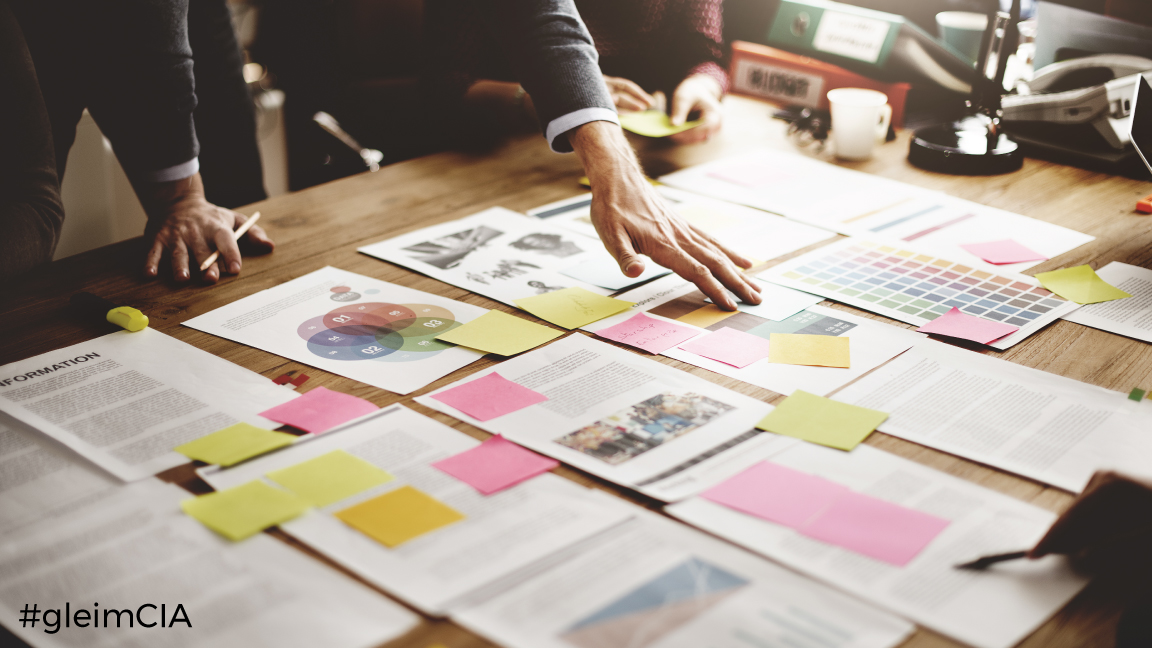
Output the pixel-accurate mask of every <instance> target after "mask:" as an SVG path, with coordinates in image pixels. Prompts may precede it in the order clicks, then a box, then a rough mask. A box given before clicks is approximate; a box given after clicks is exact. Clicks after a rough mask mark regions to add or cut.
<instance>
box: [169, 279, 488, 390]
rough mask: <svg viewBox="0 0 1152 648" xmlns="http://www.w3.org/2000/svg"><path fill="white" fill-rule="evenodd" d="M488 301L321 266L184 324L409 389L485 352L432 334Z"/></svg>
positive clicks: (461, 321)
mask: <svg viewBox="0 0 1152 648" xmlns="http://www.w3.org/2000/svg"><path fill="white" fill-rule="evenodd" d="M486 312H488V311H487V309H484V308H480V307H478V306H472V305H470V304H465V303H463V302H458V301H455V300H452V299H447V298H444V297H438V296H436V295H432V294H430V293H426V292H422V291H419V290H412V289H411V288H405V287H404V286H397V285H396V284H390V283H388V282H386V281H380V280H379V279H372V278H371V277H365V276H363V275H358V274H355V273H352V272H345V271H344V270H338V269H336V268H332V267H327V268H321V269H320V270H317V271H316V272H312V273H309V274H306V275H304V276H303V277H298V278H296V279H293V280H292V281H289V282H287V283H283V284H280V285H279V286H276V287H275V288H269V289H268V290H262V291H260V292H258V293H256V294H255V295H249V296H248V297H245V298H244V299H240V300H237V301H234V302H232V303H231V304H228V305H227V306H222V307H220V308H217V309H216V310H214V311H212V312H210V313H205V314H204V315H201V316H200V317H196V318H193V319H190V320H188V321H187V322H184V326H189V327H191V328H194V329H197V330H199V331H204V332H205V333H211V334H212V335H218V336H220V337H222V338H226V339H229V340H232V341H234V342H239V343H241V344H247V345H248V346H252V347H256V348H257V349H263V350H265V351H268V352H269V353H275V354H276V355H279V356H283V357H285V358H288V359H289V360H295V361H296V362H302V363H304V364H307V365H311V366H313V367H317V368H319V369H323V370H324V371H330V372H332V373H334V374H337V375H340V376H346V377H348V378H352V379H353V380H359V381H360V382H362V383H366V384H369V385H372V386H373V387H379V388H380V389H386V390H388V391H390V392H395V393H397V394H408V393H411V392H413V391H415V390H417V389H420V388H421V387H423V386H425V385H427V384H428V383H430V382H432V381H434V380H438V379H440V378H443V377H444V376H446V375H448V374H450V373H452V372H453V371H456V370H457V369H459V368H461V367H465V366H467V365H469V364H471V363H472V362H474V361H476V360H478V359H480V358H481V357H482V356H483V355H484V354H482V353H480V352H479V351H475V350H473V349H466V348H463V347H457V346H453V345H451V344H445V343H443V342H439V341H437V340H436V336H437V335H440V334H441V333H444V332H445V331H449V330H451V329H453V328H455V327H457V326H460V325H462V324H464V323H466V322H470V321H472V320H474V319H476V318H477V317H480V316H481V315H483V314H484V313H486Z"/></svg>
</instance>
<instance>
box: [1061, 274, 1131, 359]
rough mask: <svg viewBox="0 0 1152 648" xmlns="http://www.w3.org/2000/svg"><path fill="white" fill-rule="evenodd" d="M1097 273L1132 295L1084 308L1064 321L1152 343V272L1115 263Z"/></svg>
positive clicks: (1075, 311) (1074, 312) (1065, 317)
mask: <svg viewBox="0 0 1152 648" xmlns="http://www.w3.org/2000/svg"><path fill="white" fill-rule="evenodd" d="M1096 274H1097V275H1099V276H1100V278H1101V279H1103V280H1104V281H1107V282H1108V283H1110V284H1112V285H1113V286H1116V287H1117V288H1119V289H1120V290H1123V291H1124V292H1126V293H1129V294H1130V295H1132V296H1131V297H1129V298H1127V299H1117V300H1115V301H1108V302H1103V303H1100V304H1088V305H1087V306H1081V307H1080V308H1078V309H1076V310H1074V311H1072V312H1071V313H1068V314H1067V315H1065V316H1064V319H1066V320H1068V321H1069V322H1076V323H1077V324H1083V325H1084V326H1091V327H1092V328H1097V329H1100V330H1102V331H1108V332H1109V333H1115V334H1117V335H1124V336H1126V337H1130V338H1136V339H1137V340H1143V341H1145V342H1152V270H1149V269H1147V268H1141V267H1139V266H1134V265H1129V264H1127V263H1121V262H1119V261H1113V262H1112V263H1109V264H1108V265H1106V266H1104V267H1103V268H1100V269H1099V270H1097V271H1096Z"/></svg>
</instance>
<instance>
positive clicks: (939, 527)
mask: <svg viewBox="0 0 1152 648" xmlns="http://www.w3.org/2000/svg"><path fill="white" fill-rule="evenodd" d="M949 523H950V521H949V520H946V519H944V518H940V517H936V516H935V515H929V514H927V513H924V512H921V511H917V510H915V509H910V508H907V507H904V506H900V505H899V504H893V503H891V502H887V501H884V500H882V499H877V498H875V497H869V496H867V495H861V494H860V493H853V492H848V493H846V494H844V495H843V496H842V497H840V498H838V499H837V500H836V501H835V502H833V503H832V505H831V506H830V507H828V509H827V510H825V511H824V512H822V513H821V514H819V515H818V516H816V517H815V518H814V519H813V520H812V521H811V522H809V523H808V524H806V525H804V526H803V527H800V529H799V531H800V533H802V534H804V535H806V536H808V537H809V538H813V539H815V540H821V541H823V542H828V543H830V544H834V545H837V546H839V547H843V548H845V549H848V550H849V551H855V552H856V553H859V554H864V555H865V556H869V557H872V558H875V559H877V560H883V561H884V562H886V563H891V564H893V565H897V566H900V567H903V566H904V565H906V564H908V562H909V561H911V560H912V559H913V558H915V557H916V555H917V554H919V553H920V552H921V551H922V550H923V549H924V547H926V546H928V543H929V542H932V540H933V539H935V538H936V536H938V535H940V532H941V531H943V530H944V529H945V528H946V527H947V526H948V524H949Z"/></svg>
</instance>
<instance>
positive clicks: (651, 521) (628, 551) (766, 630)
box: [452, 493, 913, 648]
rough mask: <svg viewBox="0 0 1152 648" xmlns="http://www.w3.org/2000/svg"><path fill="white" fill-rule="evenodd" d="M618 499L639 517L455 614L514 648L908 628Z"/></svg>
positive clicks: (860, 645)
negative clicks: (527, 577)
mask: <svg viewBox="0 0 1152 648" xmlns="http://www.w3.org/2000/svg"><path fill="white" fill-rule="evenodd" d="M597 495H598V496H599V497H601V498H604V499H609V496H607V495H603V494H600V493H597ZM612 504H613V505H615V506H622V507H627V508H629V509H632V510H633V511H634V512H635V513H634V515H635V517H634V518H633V519H632V520H630V521H629V522H627V523H625V524H623V525H620V526H618V527H615V528H613V529H612V530H610V531H609V532H607V533H606V534H604V535H603V536H601V537H597V538H594V539H592V540H589V541H587V542H584V543H582V544H581V545H579V546H577V547H574V548H573V550H572V551H571V552H570V553H569V554H568V555H567V556H566V559H565V560H564V562H562V563H558V564H556V565H554V566H553V567H552V568H551V569H549V570H548V571H544V572H542V573H539V574H537V575H536V576H534V577H533V578H532V579H531V580H527V581H524V582H522V583H520V584H518V585H517V586H515V587H513V588H510V589H508V590H506V591H503V592H500V593H499V594H497V595H496V596H494V597H492V598H491V599H489V600H487V601H483V602H481V603H480V604H479V605H477V606H475V607H472V608H468V609H465V610H462V611H460V612H457V613H456V614H453V615H452V618H453V620H454V621H456V622H457V623H459V624H460V625H462V626H464V627H466V628H468V629H470V630H472V631H474V632H476V633H478V634H481V635H483V636H485V637H487V638H489V639H490V640H492V641H493V642H494V643H498V644H500V645H504V646H508V648H573V647H575V648H623V647H626V646H644V647H646V648H681V647H684V646H709V647H710V648H748V647H749V646H791V647H792V648H888V647H889V646H895V645H897V644H899V643H900V642H901V641H903V640H904V639H905V638H906V637H907V636H908V635H909V634H910V633H911V632H912V630H913V626H912V624H910V623H908V622H907V621H904V620H903V619H900V618H899V617H896V616H893V615H891V614H888V613H886V612H882V611H880V610H878V609H875V608H873V607H871V606H870V605H867V604H865V603H861V602H860V601H858V600H856V599H854V598H852V597H849V596H846V595H844V594H841V593H839V592H836V591H835V590H833V589H832V588H829V587H827V586H825V585H821V584H819V583H817V582H815V581H811V580H808V579H807V578H804V577H803V576H799V575H797V574H795V573H793V572H791V571H789V570H787V569H783V568H781V567H779V566H777V565H775V564H773V563H771V562H768V561H766V560H763V559H761V558H759V557H757V556H753V555H751V554H749V553H746V552H745V551H743V550H741V549H738V548H736V547H733V546H732V545H730V544H728V543H726V542H722V541H720V540H716V539H715V538H712V537H710V536H708V535H706V534H704V533H700V532H699V531H696V530H694V529H690V528H688V527H686V526H684V525H682V524H678V523H676V522H674V521H671V520H668V519H667V518H664V517H662V516H660V515H657V514H655V513H651V512H649V511H647V510H643V509H641V508H640V507H637V506H634V505H631V504H627V503H625V502H621V501H619V500H615V501H613V502H612Z"/></svg>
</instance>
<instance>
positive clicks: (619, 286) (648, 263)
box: [560, 252, 672, 290]
mask: <svg viewBox="0 0 1152 648" xmlns="http://www.w3.org/2000/svg"><path fill="white" fill-rule="evenodd" d="M641 260H642V261H643V262H644V272H641V273H640V276H639V277H629V276H628V275H626V274H624V273H623V272H621V271H620V265H619V264H618V263H616V259H613V258H612V256H611V255H609V254H608V253H607V252H605V253H604V254H603V255H599V254H598V255H596V256H594V257H592V258H591V259H588V260H587V261H583V262H581V263H578V264H576V265H574V266H572V267H571V268H565V269H563V270H561V271H560V274H562V275H564V276H567V277H572V278H573V279H577V280H579V281H583V282H584V283H590V284H592V285H593V286H600V287H601V288H607V289H608V290H624V289H625V288H627V287H629V286H635V285H636V284H638V283H643V282H645V281H648V280H649V279H655V278H656V277H663V276H664V275H666V274H671V273H672V271H671V270H669V269H668V268H665V267H664V266H661V265H656V262H654V261H652V260H651V259H649V258H648V257H641Z"/></svg>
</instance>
